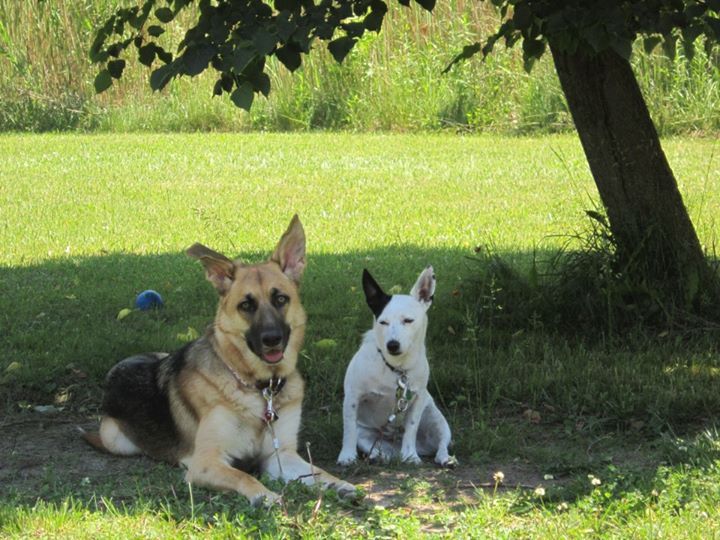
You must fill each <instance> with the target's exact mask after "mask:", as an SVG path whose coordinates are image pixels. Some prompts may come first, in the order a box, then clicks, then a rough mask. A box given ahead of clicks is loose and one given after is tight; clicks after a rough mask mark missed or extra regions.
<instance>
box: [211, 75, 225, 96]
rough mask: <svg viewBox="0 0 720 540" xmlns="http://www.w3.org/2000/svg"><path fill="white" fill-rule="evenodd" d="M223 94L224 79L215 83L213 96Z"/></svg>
mask: <svg viewBox="0 0 720 540" xmlns="http://www.w3.org/2000/svg"><path fill="white" fill-rule="evenodd" d="M222 93H223V87H222V79H218V80H217V81H215V86H213V96H222Z"/></svg>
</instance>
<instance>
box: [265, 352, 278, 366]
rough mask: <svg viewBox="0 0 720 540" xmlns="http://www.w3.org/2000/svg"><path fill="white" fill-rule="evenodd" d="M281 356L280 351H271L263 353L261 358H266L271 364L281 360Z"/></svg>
mask: <svg viewBox="0 0 720 540" xmlns="http://www.w3.org/2000/svg"><path fill="white" fill-rule="evenodd" d="M282 357H283V352H282V351H272V352H268V353H265V354H263V358H265V360H267V361H268V362H270V363H272V364H274V363H275V362H279V361H280V360H282Z"/></svg>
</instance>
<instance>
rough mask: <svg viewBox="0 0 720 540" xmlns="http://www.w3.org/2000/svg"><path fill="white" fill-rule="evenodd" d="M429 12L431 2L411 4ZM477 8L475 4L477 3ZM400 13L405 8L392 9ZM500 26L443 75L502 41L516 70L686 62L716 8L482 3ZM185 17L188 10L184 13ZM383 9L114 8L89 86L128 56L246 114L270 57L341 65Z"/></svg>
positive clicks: (228, 3)
mask: <svg viewBox="0 0 720 540" xmlns="http://www.w3.org/2000/svg"><path fill="white" fill-rule="evenodd" d="M414 1H415V2H417V3H418V4H420V5H421V6H422V7H423V8H425V9H426V10H428V11H432V9H433V8H434V6H435V0H414ZM481 1H482V0H481ZM398 2H399V3H400V4H401V5H403V6H409V4H410V0H398ZM492 3H493V4H494V5H495V6H496V7H497V9H498V11H499V15H500V23H499V26H498V28H497V30H496V31H495V33H493V34H492V35H490V36H489V37H488V38H487V39H486V40H485V41H484V42H477V43H474V44H472V45H468V46H467V47H465V48H464V49H463V51H462V52H461V53H460V54H458V55H457V56H456V57H455V58H454V59H453V60H452V62H451V63H450V65H449V66H448V68H447V69H450V67H451V66H452V65H453V64H455V63H457V62H459V61H461V60H463V59H466V58H470V57H471V56H473V55H474V54H477V53H478V52H481V53H482V54H483V56H486V55H488V54H490V52H491V51H492V50H493V47H494V46H495V44H496V43H497V42H498V41H500V40H504V42H505V44H506V46H508V47H512V46H513V45H515V43H517V42H519V41H521V42H522V48H523V57H524V60H525V67H526V69H528V70H530V68H531V67H532V64H533V62H534V61H535V60H536V59H538V58H540V56H542V54H543V53H544V52H545V49H546V46H547V44H548V43H551V44H552V45H553V47H557V48H558V49H559V50H564V51H569V52H575V51H577V50H585V51H586V52H588V53H589V54H594V53H598V52H601V51H603V50H607V49H613V50H615V51H617V52H618V53H619V54H621V55H622V56H623V57H625V58H627V57H629V56H630V53H631V49H632V43H633V42H634V41H635V39H636V38H637V37H638V35H643V36H644V40H645V41H644V43H645V48H646V49H648V50H652V49H653V48H655V47H656V46H657V45H658V44H661V43H662V46H663V48H664V50H665V51H666V52H667V53H668V54H669V55H670V56H673V55H674V54H675V48H676V43H677V42H678V40H681V42H682V44H683V46H684V47H685V51H686V54H688V55H692V52H693V44H694V43H695V41H696V39H697V38H698V37H699V36H700V35H705V36H706V38H707V39H706V40H705V44H706V46H708V47H712V46H713V45H714V44H716V43H717V42H718V41H720V18H718V12H720V0H689V1H684V0H636V1H629V0H602V1H597V0H569V1H561V0H492ZM189 8H192V9H194V11H191V9H189ZM184 10H186V11H188V12H191V13H192V14H193V15H192V20H193V21H194V25H193V26H191V27H190V28H189V29H188V30H187V31H186V32H185V35H184V37H183V38H182V40H181V41H180V42H179V43H178V44H177V45H176V47H175V50H176V52H174V53H173V52H171V51H170V50H168V49H167V48H166V47H164V46H163V45H161V44H160V40H161V39H167V38H161V36H162V35H163V34H165V32H166V29H167V27H168V25H170V24H172V22H173V21H174V20H175V19H176V18H177V17H178V15H179V14H180V13H181V12H183V11H184ZM387 10H388V7H387V4H386V3H385V2H384V1H383V0H274V1H271V0H268V1H264V0H164V1H163V0H146V1H144V2H142V3H141V4H140V5H138V6H135V7H130V8H121V9H118V10H117V11H116V12H115V13H114V14H113V15H112V16H111V17H110V18H109V19H108V20H107V21H106V22H105V24H104V25H103V26H102V27H101V28H100V29H99V30H98V32H97V34H96V37H95V40H94V42H93V44H92V47H91V49H90V58H91V60H92V61H94V62H97V63H101V64H103V66H104V67H103V68H102V69H101V71H100V72H99V73H98V74H97V76H96V78H95V89H96V91H97V92H102V91H104V90H106V89H107V88H109V87H110V86H111V85H112V84H113V81H114V80H116V79H120V78H121V77H122V74H123V71H124V69H125V65H126V62H125V60H124V59H123V58H122V56H123V54H125V53H126V52H127V50H128V49H131V50H132V49H133V48H134V50H135V53H136V54H137V58H138V60H139V61H140V63H142V64H144V65H145V66H148V67H150V68H152V72H151V75H150V86H151V88H152V89H153V90H161V89H162V88H164V87H165V86H166V85H167V84H168V83H169V82H170V81H172V80H173V79H174V78H175V77H179V76H183V75H188V76H191V77H192V76H195V75H198V74H200V73H202V72H203V71H205V70H206V69H208V68H210V67H212V69H214V70H215V71H216V72H217V73H218V79H217V82H216V83H215V87H214V90H213V94H214V95H222V94H224V93H227V94H229V95H230V99H231V100H232V101H233V103H235V105H237V106H238V107H242V108H243V109H249V108H250V106H251V105H252V102H253V99H254V96H255V93H257V92H260V93H262V94H263V95H265V96H267V95H268V94H269V92H270V78H269V76H268V75H267V73H265V62H266V58H267V57H269V56H275V57H276V58H277V59H278V60H279V61H280V62H281V63H282V64H284V65H285V67H287V68H288V69H289V70H290V71H294V70H296V69H297V68H298V67H300V65H301V63H302V55H303V54H308V53H309V52H310V49H311V46H312V44H313V43H314V42H315V41H316V40H321V41H325V42H327V46H328V49H329V51H330V53H331V54H332V55H333V57H334V58H335V59H336V60H337V61H338V62H342V61H343V59H344V58H345V57H346V56H347V54H348V53H349V52H350V50H351V49H352V48H353V46H354V45H355V43H356V42H357V41H358V39H359V38H360V37H361V36H362V35H363V34H364V33H365V31H368V30H369V31H373V32H379V31H380V28H381V26H382V22H383V19H384V17H385V13H387Z"/></svg>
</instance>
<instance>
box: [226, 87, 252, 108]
mask: <svg viewBox="0 0 720 540" xmlns="http://www.w3.org/2000/svg"><path fill="white" fill-rule="evenodd" d="M230 99H231V100H232V102H233V103H234V104H235V106H236V107H240V108H241V109H245V110H246V111H250V107H252V103H253V99H255V92H253V89H252V86H251V85H250V83H249V82H247V81H246V82H244V83H242V84H241V85H240V86H239V87H237V88H236V89H235V91H234V92H233V93H232V94H230Z"/></svg>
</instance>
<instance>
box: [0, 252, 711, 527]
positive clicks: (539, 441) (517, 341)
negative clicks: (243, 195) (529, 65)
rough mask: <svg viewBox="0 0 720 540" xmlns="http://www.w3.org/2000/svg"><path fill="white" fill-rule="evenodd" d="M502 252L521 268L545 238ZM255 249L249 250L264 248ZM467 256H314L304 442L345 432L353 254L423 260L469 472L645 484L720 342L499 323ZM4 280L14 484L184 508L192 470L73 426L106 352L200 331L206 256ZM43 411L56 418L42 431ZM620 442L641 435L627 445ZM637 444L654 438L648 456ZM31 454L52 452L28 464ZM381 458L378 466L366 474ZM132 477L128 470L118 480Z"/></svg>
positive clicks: (701, 394)
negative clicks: (105, 448) (123, 449)
mask: <svg viewBox="0 0 720 540" xmlns="http://www.w3.org/2000/svg"><path fill="white" fill-rule="evenodd" d="M502 255H503V257H504V258H505V259H506V260H509V261H511V262H515V263H516V264H517V265H518V267H519V268H521V269H527V268H529V267H530V266H531V263H532V261H533V260H537V259H542V258H543V257H548V258H549V257H550V256H551V254H549V253H547V254H546V253H509V254H502ZM264 256H265V254H243V255H242V256H241V257H242V258H243V259H247V260H249V261H259V260H262V259H263V257H264ZM473 257H474V254H473V253H470V252H466V251H463V250H438V249H432V250H429V249H424V248H420V247H415V246H397V247H391V248H387V249H378V250H372V251H367V252H358V253H343V254H312V255H311V256H310V258H309V266H308V269H307V272H306V274H305V276H304V282H303V287H302V289H303V290H302V295H303V299H304V305H305V307H306V310H307V312H308V317H309V324H308V329H307V333H306V345H305V348H304V350H303V352H302V357H301V362H300V364H301V371H302V372H303V374H304V375H305V377H306V380H307V383H308V385H307V390H306V399H305V404H304V425H303V432H302V434H301V440H302V441H305V440H308V441H310V442H311V444H312V451H313V457H314V458H315V459H316V461H317V462H319V463H321V464H323V465H324V464H328V463H332V462H333V461H334V458H335V456H336V453H337V451H338V450H339V442H340V440H341V438H342V419H341V408H342V380H343V376H344V370H345V367H346V365H347V363H348V361H349V359H350V358H351V356H352V354H353V353H354V351H355V349H356V347H357V345H358V343H359V341H360V336H361V334H362V332H364V331H365V330H367V329H368V328H369V326H370V323H371V315H370V313H369V311H368V309H367V307H366V306H365V302H364V298H363V296H362V292H361V287H360V275H361V272H362V269H363V268H368V269H370V270H371V271H372V272H373V274H374V275H375V277H376V278H377V279H378V281H379V282H380V283H381V284H382V285H383V286H384V287H385V288H386V289H387V290H390V289H391V288H393V287H396V286H397V287H398V288H399V289H398V290H401V291H403V292H405V291H407V290H408V289H409V288H410V286H411V285H412V284H413V283H414V281H415V278H416V277H417V275H418V274H419V272H420V271H421V270H422V269H423V268H424V266H425V265H427V264H428V263H432V264H433V266H434V267H435V271H436V274H437V276H438V289H437V292H436V296H435V303H434V305H433V307H432V309H431V311H430V319H431V323H430V329H429V336H428V343H429V354H430V362H431V372H432V377H431V382H430V390H431V393H433V395H435V396H436V399H437V401H438V403H439V404H440V406H441V409H443V410H444V411H445V413H446V415H447V417H448V420H449V422H450V424H451V426H452V427H453V431H454V435H455V453H456V454H457V456H458V457H459V459H460V461H461V462H462V463H465V464H469V465H472V466H473V467H475V469H474V470H473V471H471V472H469V473H468V474H469V475H471V476H472V478H471V479H469V480H468V482H469V484H468V485H471V486H472V485H474V484H477V483H483V482H487V481H489V480H490V479H491V474H492V472H493V470H494V469H495V468H500V467H509V466H510V465H508V464H509V463H511V462H517V460H520V461H521V462H522V463H524V464H526V465H527V467H526V468H525V472H523V473H522V474H526V473H527V474H528V475H529V477H530V478H531V480H532V481H533V482H536V481H538V479H542V477H543V473H548V474H550V473H551V474H553V475H556V476H557V477H558V478H560V479H567V481H566V482H565V484H567V485H570V484H571V483H572V481H573V480H572V478H576V477H577V478H585V477H586V476H587V474H588V473H589V472H592V471H607V470H608V469H607V467H608V466H610V465H612V466H615V467H617V464H618V463H622V462H623V461H624V460H626V461H628V462H633V460H638V462H637V463H635V462H633V463H631V468H632V469H633V470H638V471H640V472H638V473H637V475H639V476H637V478H638V479H639V480H637V479H636V480H633V482H631V484H632V485H633V486H637V485H641V484H642V485H644V484H648V485H649V484H650V483H651V480H650V479H651V478H652V477H653V475H655V474H656V471H657V467H658V466H659V464H661V463H663V462H665V461H667V460H666V459H665V458H663V457H662V451H661V450H660V449H659V448H660V447H659V446H658V445H660V444H661V443H660V442H658V441H663V440H665V439H663V437H666V434H667V433H668V430H669V429H675V430H676V431H678V432H683V433H686V434H687V436H688V437H692V436H693V432H696V431H702V430H703V429H705V427H706V426H707V425H708V424H709V423H712V419H713V418H715V417H717V414H718V413H719V412H720V378H718V376H717V375H718V373H720V360H719V359H718V355H717V354H716V353H715V350H716V346H715V345H714V344H713V343H712V342H711V340H698V341H696V342H688V341H687V340H676V339H674V338H673V337H672V336H669V337H666V336H663V335H657V336H653V339H647V336H643V339H642V340H634V339H628V340H626V341H625V343H623V344H617V343H610V342H603V341H602V340H592V341H591V342H592V344H591V345H588V342H586V341H585V340H583V339H569V338H566V337H562V336H559V335H557V334H555V333H553V331H552V329H551V328H548V327H547V326H543V325H542V324H540V325H538V324H537V321H533V320H526V321H522V324H519V325H518V326H517V327H512V326H508V325H507V324H504V325H500V324H499V322H500V321H504V320H505V319H506V318H504V314H503V313H502V310H503V309H506V308H507V306H503V305H501V304H499V303H497V302H496V298H495V296H493V295H492V294H487V292H486V291H487V290H488V289H487V287H485V286H486V285H487V284H483V283H479V281H480V278H478V275H479V273H478V269H481V268H480V267H481V266H482V264H484V263H483V262H482V261H480V262H478V261H477V260H472V259H473ZM522 271H524V270H521V272H522ZM480 273H481V272H480ZM149 288H151V289H155V290H157V291H159V292H160V293H161V294H162V295H163V297H164V300H165V307H164V308H163V309H161V310H157V311H147V312H141V311H133V312H132V313H131V314H130V315H129V316H127V317H126V318H124V319H122V320H117V318H116V316H117V314H118V312H119V311H120V310H121V309H123V308H126V307H132V303H133V300H134V297H135V295H136V294H137V293H138V292H140V291H141V290H144V289H149ZM491 289H492V288H491ZM478 291H483V292H478ZM0 297H2V298H3V304H4V307H3V309H2V310H0V323H1V324H2V332H0V344H1V345H2V349H3V351H4V355H3V359H2V360H1V361H0V389H2V394H3V396H4V401H5V403H4V408H5V411H6V412H7V413H8V415H9V416H8V417H6V418H9V419H10V422H15V424H14V426H12V428H13V429H12V431H8V429H7V422H4V423H0V425H2V426H3V427H4V428H5V432H6V433H11V435H12V436H9V437H6V438H5V441H4V444H0V447H2V446H5V447H4V448H0V450H2V451H3V453H4V454H5V455H10V454H8V452H10V453H12V452H14V451H15V450H16V449H17V448H20V447H23V448H34V449H35V450H34V452H33V454H32V455H28V456H26V457H24V456H22V455H20V456H18V455H17V454H16V453H15V454H12V455H13V456H14V457H13V458H12V459H10V458H6V460H5V463H4V464H3V466H2V467H0V472H1V471H2V469H3V468H4V469H5V472H6V473H11V474H13V475H16V473H17V472H18V471H22V470H23V467H25V468H28V467H29V468H31V469H32V470H33V472H32V474H28V476H27V481H25V482H23V481H22V478H21V480H20V481H18V482H16V483H14V484H13V486H14V487H13V489H14V490H15V493H16V496H17V497H19V498H20V499H22V500H29V499H31V498H34V497H41V498H43V499H45V500H48V501H55V502H60V501H62V500H63V499H64V498H66V497H68V496H73V497H75V498H77V500H79V501H84V504H88V505H93V504H99V506H98V508H99V509H102V508H101V507H102V505H103V504H105V503H102V504H100V503H98V502H97V499H96V498H97V497H99V496H100V495H102V494H108V495H110V494H112V495H113V496H115V497H117V500H118V501H120V502H121V503H123V504H125V505H129V506H128V508H132V505H133V504H135V503H134V502H133V501H137V500H140V501H143V500H150V501H151V503H148V504H151V505H159V507H163V505H170V507H173V505H174V504H175V503H174V502H172V501H176V502H177V504H178V505H179V506H178V508H181V507H182V508H185V505H186V504H187V503H188V499H187V498H186V497H185V496H182V495H179V493H180V492H181V491H182V492H184V491H186V490H187V488H186V487H185V486H184V484H183V483H182V480H181V478H182V475H181V474H179V472H178V471H177V470H176V469H172V468H169V467H165V466H164V465H158V464H153V463H151V462H149V461H148V460H144V459H138V460H123V459H119V458H114V457H107V456H103V457H102V458H99V457H98V458H91V457H89V456H90V455H91V454H92V452H91V451H90V450H89V449H87V448H85V447H84V446H82V444H81V443H80V442H79V441H77V440H75V439H73V437H74V435H73V434H72V430H73V429H74V424H75V423H80V424H86V425H87V426H88V427H90V426H92V423H93V422H94V419H95V418H96V417H95V415H96V414H97V404H98V403H99V399H100V386H101V381H102V378H103V376H104V374H105V372H106V371H107V370H108V368H109V367H111V366H112V365H113V364H114V363H115V362H116V361H118V360H119V359H121V358H123V357H126V356H128V355H131V354H134V353H137V352H140V351H151V350H172V349H175V348H178V347H179V346H181V345H182V344H183V342H184V340H185V339H187V336H189V335H191V334H192V333H193V330H194V331H197V332H202V330H203V329H204V328H205V326H206V325H207V324H208V323H209V322H210V320H211V318H212V315H213V314H214V311H215V307H216V295H215V293H214V291H213V289H212V287H211V286H210V285H209V284H208V283H207V282H206V281H205V279H204V276H203V271H202V269H201V267H200V265H198V264H197V263H195V262H194V261H192V260H190V259H189V258H187V257H185V256H184V255H183V254H162V255H154V256H137V255H128V254H108V255H104V256H98V257H87V258H67V259H60V260H51V261H47V262H45V263H43V264H40V265H35V266H25V267H17V268H8V267H3V268H0ZM518 301H522V298H520V299H519V300H518ZM494 310H495V311H494ZM495 312H496V313H497V316H494V315H493V313H495ZM38 405H40V406H48V405H51V406H53V407H55V408H56V409H57V412H55V413H54V414H50V415H48V416H44V415H43V414H41V413H40V412H38V411H37V410H36V409H35V407H36V406H38ZM25 423H27V424H25ZM50 425H51V426H55V427H57V426H58V425H64V428H62V429H60V431H59V434H55V435H54V436H53V437H50V438H47V437H45V438H43V437H44V435H43V434H45V435H47V432H48V427H47V426H50ZM65 428H67V429H65ZM13 437H15V438H14V439H13ZM33 437H36V438H35V439H33ZM61 440H68V441H71V440H72V441H73V442H68V443H67V444H65V443H59V442H58V441H61ZM18 441H20V442H18ZM33 441H36V443H33ZM23 444H24V445H25V446H23ZM630 446H633V447H634V448H640V449H641V450H640V451H639V452H635V453H632V452H630V451H629V450H628V448H629V447H630ZM589 448H592V451H590V450H588V449H589ZM713 451H714V450H713ZM643 452H645V453H646V454H648V456H649V457H647V458H646V459H645V460H644V461H643V458H642V454H643ZM71 455H73V456H74V458H73V459H71V460H70V461H72V463H70V465H68V461H67V460H68V456H71ZM40 456H46V458H45V459H42V460H41V462H40V463H39V464H38V463H37V460H38V459H40ZM97 459H101V461H97ZM673 459H677V456H676V458H673ZM23 460H25V461H23ZM32 460H35V462H34V463H33V464H29V461H32ZM640 461H643V462H642V463H640ZM681 461H682V460H681ZM686 462H687V463H694V462H693V461H692V460H690V459H689V458H688V460H687V461H686ZM648 465H649V468H648V467H647V466H648ZM700 466H702V465H700ZM86 467H90V469H85V468H86ZM92 467H95V468H96V469H97V470H96V471H95V473H93V472H92V470H91V469H92ZM68 470H72V471H73V472H72V474H67V472H68ZM86 470H91V472H90V473H86V472H85V471H86ZM98 471H100V472H98ZM103 471H106V473H105V472H103ZM133 471H135V472H136V473H137V476H134V474H133ZM528 471H529V472H528ZM643 471H644V472H643ZM101 472H102V474H101ZM96 473H97V474H96ZM373 474H375V473H373V469H372V468H370V469H369V470H368V475H373ZM518 474H520V473H518ZM633 474H635V473H633ZM120 475H122V478H123V480H122V482H119V481H118V477H119V476H120ZM473 475H474V476H473ZM0 476H3V475H2V474H0ZM4 476H5V478H6V479H7V478H8V476H7V475H4ZM20 477H22V474H21V475H20ZM85 478H89V479H90V480H89V484H88V485H87V486H84V485H82V482H83V479H85ZM129 478H133V480H132V481H131V482H136V484H133V485H130V486H128V484H127V482H128V480H127V479H129ZM138 478H139V479H138ZM633 478H635V477H633ZM643 479H644V480H643ZM585 482H586V481H585ZM473 483H474V484H473ZM520 483H522V482H520ZM118 484H122V485H118ZM565 484H563V485H565ZM153 486H156V488H154V487H153ZM563 489H566V487H564V488H563ZM567 489H571V491H569V492H566V493H565V494H564V495H559V497H560V499H562V500H566V499H568V497H570V496H575V495H577V496H580V495H581V494H584V493H586V492H589V491H588V490H591V489H593V488H592V487H588V486H586V485H584V484H583V485H582V486H580V485H579V486H577V487H574V488H567ZM621 491H622V490H620V488H618V491H617V493H616V492H613V494H612V496H613V497H615V496H620V495H618V493H620V492H621ZM169 493H172V494H174V495H173V497H170V495H169ZM558 493H560V492H558ZM573 494H575V495H573ZM202 497H203V498H202V501H204V503H206V504H208V505H211V506H212V505H220V506H217V507H218V508H223V507H224V506H223V505H229V504H240V503H237V500H238V498H237V497H232V496H225V495H216V494H207V493H206V494H205V495H202ZM398 497H399V498H398V499H397V503H398V504H400V505H402V504H410V503H412V499H411V498H410V495H407V496H403V495H402V493H400V494H399V495H398ZM310 498H311V497H310ZM305 500H306V501H307V500H309V499H308V495H307V494H306V495H305ZM168 501H169V502H168ZM195 503H197V500H196V501H195ZM137 504H146V503H137ZM338 504H341V503H338ZM243 509H244V510H245V507H243ZM248 511H250V510H248ZM303 511H304V510H303ZM365 511H369V510H367V509H366V510H365ZM173 512H174V511H173ZM178 512H181V511H180V510H178ZM182 512H185V510H183V511H182ZM182 512H181V514H182V515H183V516H185V514H184V513H182ZM211 514H212V513H211ZM211 514H210V515H211Z"/></svg>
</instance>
